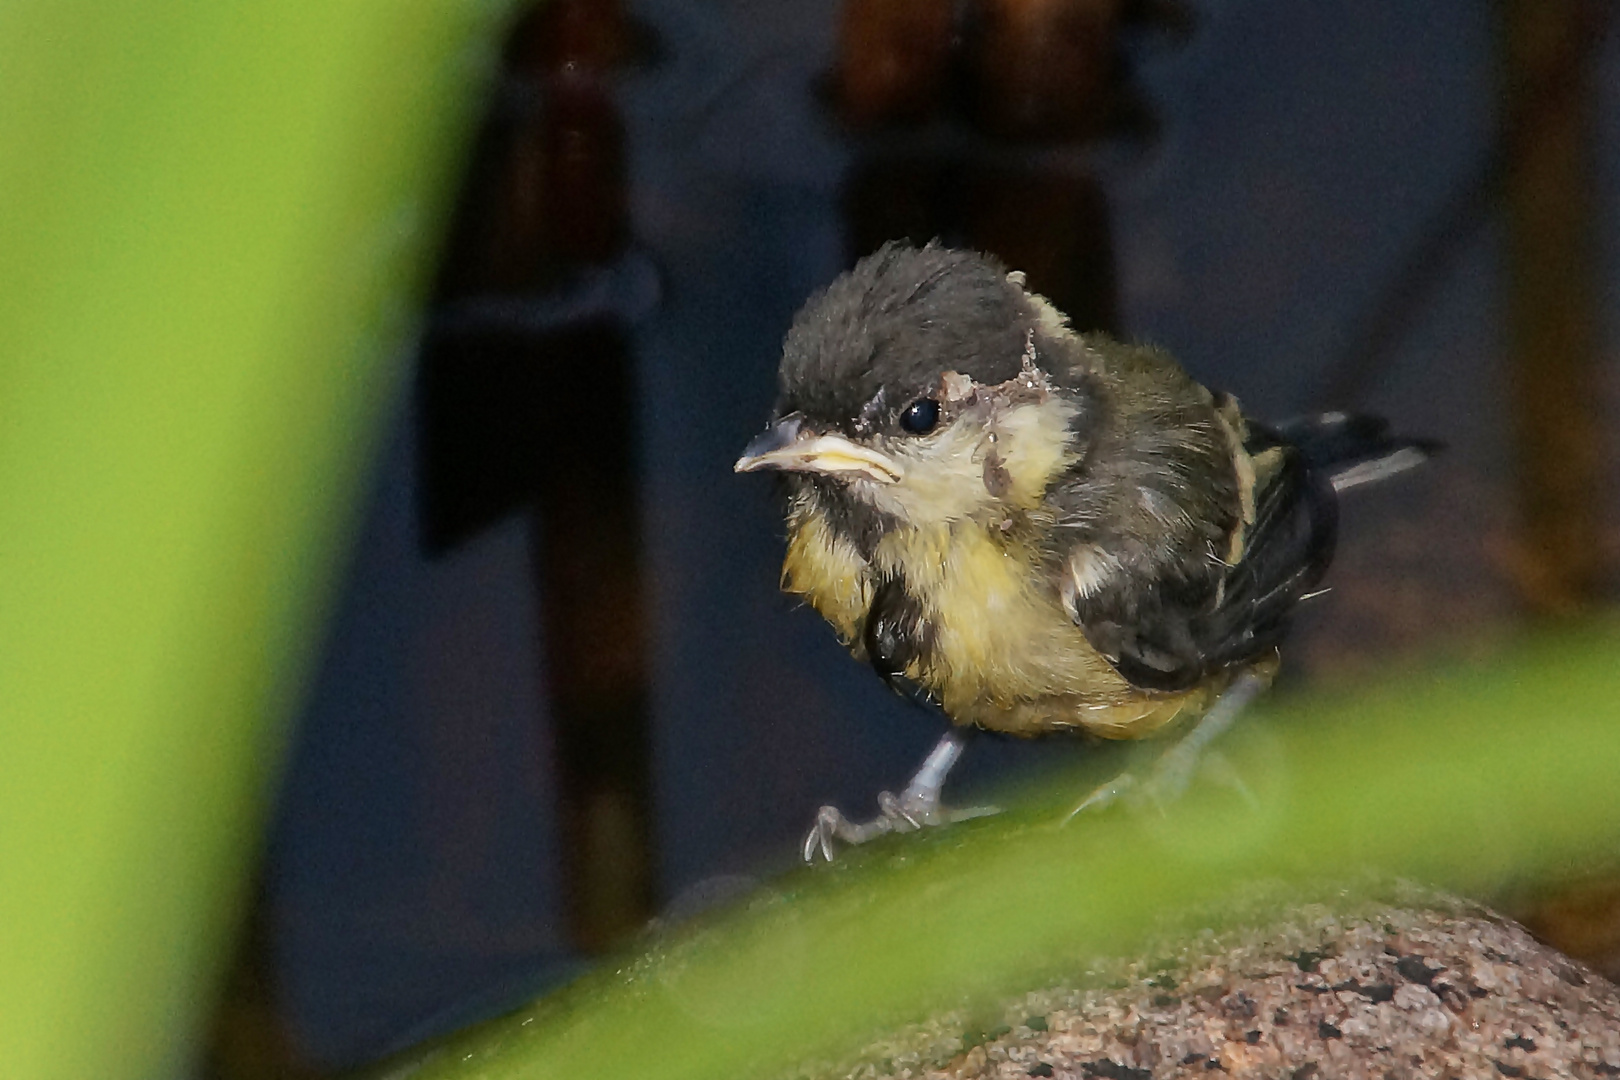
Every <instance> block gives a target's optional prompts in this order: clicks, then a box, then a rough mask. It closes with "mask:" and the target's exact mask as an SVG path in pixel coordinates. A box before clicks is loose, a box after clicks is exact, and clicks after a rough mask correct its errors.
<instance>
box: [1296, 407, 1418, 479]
mask: <svg viewBox="0 0 1620 1080" xmlns="http://www.w3.org/2000/svg"><path fill="white" fill-rule="evenodd" d="M1274 430H1275V431H1276V433H1277V434H1278V435H1280V436H1281V437H1282V439H1283V441H1285V442H1288V443H1292V444H1293V445H1294V446H1295V447H1297V448H1298V449H1299V452H1300V453H1301V454H1302V455H1303V456H1304V458H1305V464H1306V466H1307V467H1308V468H1309V469H1310V470H1311V471H1312V472H1314V473H1316V474H1318V475H1321V476H1325V477H1326V478H1327V480H1328V482H1329V483H1331V484H1332V485H1333V490H1334V491H1347V490H1349V489H1350V488H1353V487H1359V486H1361V485H1362V484H1371V483H1375V482H1377V481H1379V480H1382V479H1384V478H1385V477H1387V476H1394V475H1395V474H1396V473H1399V472H1405V471H1406V470H1407V469H1410V468H1412V467H1414V466H1417V465H1421V464H1423V463H1424V462H1425V461H1427V460H1429V458H1431V457H1433V456H1434V455H1436V454H1438V453H1439V452H1440V451H1441V450H1443V449H1445V447H1444V444H1442V443H1439V442H1436V441H1435V440H1433V439H1409V438H1405V437H1404V436H1398V435H1391V434H1390V433H1389V421H1387V420H1384V419H1382V418H1380V417H1377V416H1358V415H1353V414H1350V413H1342V412H1330V413H1321V414H1320V415H1317V416H1301V417H1298V418H1296V419H1293V420H1289V421H1287V422H1286V423H1282V424H1278V425H1277V426H1276V428H1275V429H1274Z"/></svg>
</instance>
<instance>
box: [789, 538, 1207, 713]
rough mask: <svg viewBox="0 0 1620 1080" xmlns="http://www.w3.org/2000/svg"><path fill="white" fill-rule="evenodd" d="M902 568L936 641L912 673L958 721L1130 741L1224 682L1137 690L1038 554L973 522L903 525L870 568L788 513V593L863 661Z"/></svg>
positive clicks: (1203, 704)
mask: <svg viewBox="0 0 1620 1080" xmlns="http://www.w3.org/2000/svg"><path fill="white" fill-rule="evenodd" d="M901 567H904V574H903V576H904V578H905V581H906V585H907V589H908V591H909V592H910V593H911V594H912V595H913V596H915V597H916V598H917V599H918V600H919V601H921V603H922V605H923V608H924V611H925V612H926V614H927V618H928V620H929V622H930V623H931V624H932V625H933V626H934V628H935V635H936V636H935V639H934V643H933V649H932V650H931V651H930V653H929V655H928V656H927V657H926V658H925V659H924V660H923V661H921V662H919V663H914V664H913V665H912V667H911V669H909V670H907V671H906V675H907V677H909V678H911V679H913V680H915V681H916V682H917V683H919V684H921V685H922V686H924V687H926V688H927V689H928V690H930V691H931V692H932V693H933V694H934V695H935V697H936V698H937V699H938V700H939V702H940V704H941V705H942V706H943V707H944V709H945V712H946V714H947V715H948V716H949V717H950V718H951V719H952V720H953V721H954V722H955V723H958V724H976V725H978V726H980V727H984V728H989V729H991V730H993V731H1003V732H1008V733H1010V734H1014V735H1039V734H1044V733H1047V732H1051V731H1054V730H1057V729H1062V728H1079V729H1083V730H1085V731H1087V732H1090V733H1091V734H1094V735H1098V736H1101V737H1103V738H1108V739H1135V738H1140V737H1142V736H1145V735H1150V734H1152V733H1153V732H1154V731H1156V730H1158V729H1159V728H1161V727H1163V726H1164V725H1165V724H1167V723H1169V722H1170V721H1172V720H1174V719H1175V718H1176V717H1177V716H1178V715H1181V714H1183V713H1187V714H1189V715H1195V714H1197V713H1201V712H1202V711H1203V710H1204V709H1206V708H1207V707H1208V706H1209V705H1210V704H1211V703H1212V702H1213V700H1214V698H1215V695H1216V693H1217V692H1218V691H1219V690H1220V689H1221V685H1220V682H1217V683H1215V684H1206V685H1203V686H1199V687H1196V688H1194V689H1192V690H1188V691H1183V692H1177V693H1158V692H1153V691H1145V690H1141V689H1138V688H1136V687H1133V686H1131V685H1130V684H1129V683H1128V682H1126V681H1125V679H1124V678H1122V677H1121V676H1120V675H1119V673H1118V672H1116V671H1115V670H1114V669H1113V667H1112V666H1110V665H1109V663H1108V662H1107V661H1106V660H1104V659H1103V658H1102V657H1101V656H1100V655H1098V653H1097V652H1096V650H1094V649H1093V648H1092V647H1091V644H1090V643H1089V642H1088V641H1087V640H1086V637H1085V635H1084V633H1082V632H1081V630H1080V628H1079V627H1078V626H1076V625H1075V623H1074V622H1073V620H1071V619H1070V618H1069V616H1068V613H1067V612H1066V611H1065V610H1064V609H1063V605H1062V602H1061V600H1060V599H1059V597H1058V594H1057V590H1056V589H1055V588H1053V587H1052V586H1051V585H1049V584H1048V582H1047V578H1046V575H1044V574H1042V573H1041V572H1040V571H1039V570H1038V568H1037V566H1036V561H1035V557H1034V554H1033V552H1031V551H1030V550H1029V549H1028V548H1027V547H1025V546H1024V545H1022V544H1021V543H1020V542H1019V541H1018V540H1017V539H1016V537H1014V536H1010V535H1007V534H1003V533H1001V532H1000V531H999V530H998V529H996V528H995V527H994V526H986V525H984V524H983V523H981V522H979V521H977V520H974V519H971V518H968V519H962V520H958V521H955V522H952V523H950V524H941V525H937V526H931V527H926V528H913V527H908V526H901V527H898V528H895V529H892V530H890V531H889V532H887V533H885V535H884V536H883V538H882V539H881V540H880V541H879V542H878V545H877V549H876V550H875V552H874V553H873V556H872V560H871V561H870V562H868V561H867V560H865V559H863V558H862V557H861V555H860V553H859V552H857V551H856V550H855V547H854V545H852V544H850V543H849V542H848V541H846V540H844V539H842V538H841V537H839V536H837V535H836V534H835V533H834V532H833V531H832V530H831V529H830V528H829V527H828V525H827V522H826V520H825V519H824V518H823V517H822V516H821V514H820V513H818V512H816V511H814V510H811V509H809V508H806V507H800V508H798V510H797V512H795V513H793V514H791V515H790V517H789V536H788V550H787V557H786V559H785V561H784V562H783V566H782V588H783V590H784V591H786V592H788V593H791V594H794V595H799V596H803V597H804V598H805V599H806V600H807V601H808V602H809V603H810V605H811V606H812V607H814V608H815V609H816V610H817V611H818V612H820V613H821V615H822V616H823V617H824V618H825V619H826V620H827V621H828V622H829V623H831V624H832V625H833V627H834V629H836V630H837V632H838V634H839V637H840V638H841V639H842V640H843V641H844V642H845V644H848V645H850V646H851V647H852V648H853V649H854V650H855V651H856V652H857V653H860V652H861V651H862V649H861V645H860V641H859V636H860V631H861V628H862V626H863V624H864V620H865V617H866V611H867V608H868V606H869V605H870V603H871V598H872V593H873V590H874V588H875V586H876V583H877V582H878V581H879V580H881V579H882V578H884V577H887V576H890V575H892V574H896V573H898V572H899V568H901ZM1221 681H1222V682H1224V680H1221Z"/></svg>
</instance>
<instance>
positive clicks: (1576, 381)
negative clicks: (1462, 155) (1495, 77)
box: [1498, 0, 1610, 616]
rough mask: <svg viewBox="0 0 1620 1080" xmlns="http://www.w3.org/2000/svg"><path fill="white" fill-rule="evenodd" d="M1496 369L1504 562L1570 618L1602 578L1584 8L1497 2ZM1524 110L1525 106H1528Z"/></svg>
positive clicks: (1589, 78) (1523, 0)
mask: <svg viewBox="0 0 1620 1080" xmlns="http://www.w3.org/2000/svg"><path fill="white" fill-rule="evenodd" d="M1498 10H1499V12H1500V32H1499V36H1500V41H1501V45H1500V50H1501V56H1502V75H1501V78H1502V114H1503V115H1504V116H1507V117H1524V116H1529V115H1534V116H1535V117H1536V122H1535V123H1534V124H1527V123H1523V122H1520V123H1517V124H1514V125H1512V127H1511V129H1510V130H1509V131H1507V132H1506V133H1505V138H1507V139H1508V140H1510V141H1511V143H1512V145H1510V147H1509V157H1510V160H1511V161H1512V162H1513V168H1511V169H1509V170H1508V173H1507V176H1506V178H1505V192H1504V195H1505V199H1504V202H1505V209H1506V223H1507V238H1506V247H1507V271H1508V272H1507V279H1508V305H1507V307H1508V350H1509V352H1508V371H1509V386H1510V390H1511V392H1510V395H1509V401H1510V403H1511V405H1512V411H1513V419H1514V437H1515V442H1516V444H1517V449H1518V458H1519V500H1518V501H1519V509H1520V516H1521V526H1522V534H1521V538H1520V542H1519V544H1518V545H1517V547H1516V551H1515V556H1516V557H1515V559H1514V560H1513V565H1514V569H1515V571H1516V574H1515V576H1516V577H1517V579H1518V582H1519V586H1520V590H1521V593H1522V596H1523V598H1524V601H1525V604H1526V605H1527V606H1528V607H1529V608H1530V609H1531V610H1532V611H1534V612H1536V613H1538V614H1541V615H1552V616H1561V615H1569V614H1574V613H1577V612H1579V611H1580V610H1582V609H1583V608H1585V607H1587V606H1589V605H1590V604H1591V603H1592V602H1594V601H1595V600H1596V599H1598V597H1599V596H1600V595H1601V593H1602V592H1603V590H1604V588H1605V587H1606V586H1607V585H1608V584H1610V583H1609V581H1608V576H1609V573H1610V568H1609V567H1608V566H1607V565H1605V561H1604V550H1605V549H1604V545H1603V544H1602V542H1601V536H1602V517H1601V513H1602V511H1601V508H1602V506H1603V499H1602V492H1603V491H1605V490H1606V489H1607V485H1606V482H1605V480H1606V478H1605V476H1604V466H1605V463H1606V462H1607V460H1608V454H1607V448H1606V447H1605V445H1604V443H1605V440H1604V434H1605V432H1604V425H1603V422H1602V419H1603V418H1602V415H1601V412H1602V407H1601V404H1600V402H1601V395H1600V393H1599V390H1600V387H1599V385H1598V372H1599V365H1598V322H1597V300H1596V295H1597V293H1596V289H1597V284H1596V283H1597V276H1596V274H1597V258H1596V254H1597V253H1596V237H1595V234H1594V233H1593V230H1592V227H1591V223H1592V221H1593V219H1594V214H1593V207H1594V196H1593V167H1594V165H1593V161H1594V156H1595V134H1596V126H1595V124H1594V110H1595V105H1594V96H1593V85H1592V84H1593V69H1594V64H1595V60H1596V55H1595V54H1596V50H1594V49H1593V48H1591V47H1590V46H1591V43H1592V42H1593V40H1594V38H1595V37H1596V35H1595V34H1594V29H1595V28H1596V27H1598V26H1600V25H1602V24H1601V23H1600V22H1599V21H1598V20H1599V19H1600V18H1601V17H1602V14H1601V13H1600V11H1599V7H1598V5H1597V4H1595V3H1592V2H1590V0H1503V3H1501V4H1500V5H1498ZM1532 106H1533V107H1532Z"/></svg>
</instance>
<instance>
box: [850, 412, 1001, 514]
mask: <svg viewBox="0 0 1620 1080" xmlns="http://www.w3.org/2000/svg"><path fill="white" fill-rule="evenodd" d="M983 430H984V429H983V427H982V426H981V425H979V424H975V423H973V422H971V421H970V420H967V419H965V418H964V419H959V420H957V421H956V422H955V423H953V424H951V426H950V427H948V428H946V429H945V430H944V431H942V432H940V433H939V434H938V435H936V436H935V437H934V438H932V439H930V440H928V441H927V442H918V443H916V444H915V445H913V446H909V447H907V446H902V447H894V448H892V452H893V453H894V457H895V459H896V460H897V461H899V462H900V463H901V464H902V466H903V468H904V469H905V476H904V478H903V479H902V480H900V481H899V482H898V483H894V484H884V485H881V486H880V485H877V484H862V485H861V486H860V489H859V491H860V494H861V495H862V496H864V497H865V498H866V499H867V500H868V501H870V502H871V503H872V504H873V505H874V506H876V507H877V508H878V509H880V510H884V511H887V512H888V513H890V514H893V515H894V516H895V517H898V518H900V519H901V520H902V521H906V522H909V523H910V524H913V525H928V524H933V523H937V522H950V521H960V520H961V519H962V518H965V517H968V516H970V515H971V514H973V513H974V512H975V511H976V510H978V509H980V508H981V507H983V506H984V505H985V504H986V503H987V502H988V501H989V498H990V497H989V495H988V493H987V492H986V491H985V489H984V482H983V479H982V477H983V472H984V465H983V459H982V455H981V453H980V445H981V442H982V436H983Z"/></svg>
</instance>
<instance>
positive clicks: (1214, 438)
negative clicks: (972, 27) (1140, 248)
mask: <svg viewBox="0 0 1620 1080" xmlns="http://www.w3.org/2000/svg"><path fill="white" fill-rule="evenodd" d="M779 391H780V392H779V396H778V401H777V406H776V410H775V418H774V420H773V421H772V422H771V424H770V426H769V427H767V428H766V430H765V432H764V433H763V434H761V435H760V436H759V437H758V438H756V439H755V440H754V441H753V442H752V443H750V444H749V445H748V447H747V448H746V449H745V450H744V452H743V456H742V457H741V459H739V460H738V462H737V464H736V469H737V471H739V472H751V471H755V470H761V469H770V470H779V471H780V472H782V473H783V474H784V476H785V477H786V480H787V488H788V506H787V534H788V539H787V556H786V559H785V561H784V563H783V566H782V588H783V589H784V590H785V591H786V592H788V593H790V594H793V595H797V596H802V597H803V598H804V599H805V600H807V601H808V602H809V603H810V605H811V606H812V607H814V608H815V609H816V610H817V611H818V612H820V613H821V615H822V616H823V617H825V618H826V620H827V621H828V622H829V623H831V624H832V626H833V628H834V630H836V631H837V633H838V635H839V637H840V638H841V639H842V640H843V641H844V643H845V644H846V645H848V646H849V648H850V650H851V652H852V653H853V654H854V655H855V656H856V657H857V658H859V659H861V660H864V661H866V662H867V663H869V664H870V665H871V666H872V667H873V669H874V670H875V671H876V672H877V673H878V674H879V675H880V676H882V678H883V679H884V680H885V681H886V682H888V683H889V684H890V685H891V686H892V687H894V688H895V689H896V690H898V691H900V692H902V693H904V694H906V695H907V696H910V697H912V698H914V699H918V700H925V701H928V702H932V703H935V704H937V705H938V706H939V707H940V708H941V709H942V710H943V711H944V713H945V715H946V716H947V717H949V719H950V720H951V722H952V723H953V724H955V725H960V726H977V727H981V728H987V729H990V730H993V731H1000V732H1006V733H1010V734H1013V735H1021V736H1034V735H1043V734H1046V733H1049V732H1054V731H1061V730H1076V731H1082V732H1086V733H1089V734H1091V735H1096V736H1101V737H1103V738H1108V739H1135V738H1140V737H1142V736H1146V735H1150V734H1152V733H1154V732H1156V731H1158V730H1160V729H1161V728H1164V727H1165V726H1166V725H1168V724H1170V723H1171V722H1172V721H1175V720H1177V719H1178V718H1179V719H1183V720H1186V719H1190V718H1194V717H1198V716H1202V715H1204V714H1205V713H1207V712H1209V711H1210V709H1211V706H1212V705H1214V703H1215V702H1216V701H1217V700H1218V699H1219V698H1220V697H1221V696H1222V695H1223V693H1227V692H1228V691H1229V690H1230V691H1233V693H1231V694H1229V695H1228V696H1229V697H1232V698H1241V699H1243V700H1246V699H1247V697H1249V696H1252V693H1253V692H1254V690H1256V689H1258V688H1259V687H1261V686H1263V685H1265V684H1266V683H1268V682H1269V681H1270V679H1271V677H1272V675H1273V674H1274V672H1275V670H1276V665H1277V646H1278V644H1279V643H1280V641H1281V640H1282V638H1283V634H1284V631H1285V628H1286V625H1287V620H1288V615H1289V613H1290V612H1291V610H1292V609H1293V608H1294V606H1295V605H1296V604H1297V603H1298V602H1299V601H1300V600H1301V599H1303V598H1304V597H1305V596H1306V595H1307V594H1309V593H1310V592H1311V590H1312V589H1313V587H1314V586H1315V585H1316V584H1317V582H1318V581H1319V580H1320V579H1321V577H1322V574H1323V572H1324V571H1325V570H1326V568H1327V565H1328V562H1329V561H1330V560H1331V558H1332V556H1333V547H1334V539H1335V535H1336V531H1337V515H1338V504H1337V497H1336V490H1335V488H1336V487H1339V488H1342V487H1347V486H1350V485H1352V484H1356V483H1362V482H1366V481H1368V480H1375V479H1379V478H1381V477H1382V476H1384V475H1387V474H1389V473H1392V472H1396V471H1399V470H1401V469H1404V468H1407V467H1410V466H1411V465H1414V464H1416V463H1418V462H1419V461H1421V460H1423V459H1424V458H1425V457H1426V456H1427V455H1428V453H1429V452H1430V451H1431V450H1432V449H1433V446H1432V444H1427V443H1423V442H1420V441H1414V440H1403V439H1397V438H1393V437H1391V436H1390V435H1389V434H1388V432H1387V429H1386V426H1385V425H1384V424H1383V423H1382V422H1381V421H1377V420H1373V419H1369V418H1364V417H1352V416H1346V415H1344V414H1328V415H1325V416H1321V417H1316V418H1312V419H1309V420H1304V421H1298V422H1295V423H1293V424H1290V425H1283V426H1279V427H1266V426H1264V425H1261V424H1258V423H1255V422H1254V421H1252V420H1249V419H1247V418H1245V417H1244V416H1243V414H1242V413H1241V411H1240V410H1239V408H1238V406H1237V403H1236V402H1235V401H1234V400H1233V399H1232V398H1231V397H1229V396H1226V395H1224V394H1219V393H1212V392H1211V391H1209V390H1208V389H1206V388H1205V387H1203V386H1202V385H1200V384H1199V383H1197V382H1195V381H1193V380H1192V379H1191V378H1190V377H1189V376H1188V375H1187V374H1186V372H1184V371H1183V370H1182V369H1181V367H1180V366H1179V365H1178V364H1177V363H1176V362H1175V361H1174V360H1173V359H1172V358H1171V357H1170V356H1169V355H1168V354H1166V353H1165V352H1163V351H1161V350H1159V349H1154V348H1150V347H1146V346H1139V345H1126V344H1121V343H1119V342H1116V341H1113V340H1111V339H1109V338H1107V337H1103V336H1099V335H1091V334H1080V333H1077V332H1075V331H1074V330H1072V329H1071V328H1070V327H1069V326H1068V323H1067V320H1066V318H1065V316H1064V315H1063V314H1062V313H1061V312H1059V311H1058V310H1057V309H1056V308H1054V307H1053V306H1052V305H1051V304H1050V303H1048V302H1047V301H1046V300H1045V299H1044V298H1042V297H1041V296H1039V295H1037V294H1035V293H1033V292H1030V291H1028V290H1027V289H1026V288H1025V287H1024V281H1023V276H1022V275H1021V274H1018V273H1009V272H1007V270H1005V269H1004V268H1002V267H1001V266H999V265H997V264H996V263H995V262H994V261H992V260H991V259H989V258H987V257H985V256H982V255H979V254H977V253H973V252H968V251H958V250H952V249H949V248H945V247H941V246H938V245H934V244H930V245H928V246H926V247H923V248H915V247H911V246H909V245H905V244H889V245H886V246H885V247H883V248H882V249H881V250H879V251H878V252H876V253H875V254H873V255H870V256H868V257H867V258H865V259H862V260H861V261H860V262H859V263H858V264H857V265H856V266H855V267H854V269H852V270H850V271H849V272H848V273H846V274H844V275H843V276H841V277H839V278H838V279H837V280H835V281H834V282H833V283H832V284H831V285H830V286H828V287H827V288H826V290H824V291H823V292H821V293H820V294H818V295H817V296H815V297H813V298H812V299H811V300H810V301H809V302H808V303H807V304H806V305H805V306H804V308H803V309H802V310H801V311H800V312H799V313H798V315H797V316H796V317H795V319H794V321H793V325H792V327H791V329H790V330H789V331H788V334H787V338H786V341H785V343H784V347H783V355H782V363H781V370H780V386H779ZM1227 711H1230V710H1227ZM959 748H960V739H959V738H955V737H947V739H946V740H945V741H944V742H943V743H942V745H941V747H940V748H939V749H937V750H936V752H935V753H934V754H933V755H931V756H930V759H929V763H928V764H927V765H925V767H924V769H923V770H922V772H920V773H919V774H918V777H917V778H916V779H915V780H914V781H913V783H912V786H911V787H910V788H908V789H907V791H906V793H905V794H904V795H903V796H901V797H899V798H896V797H894V796H889V795H887V794H885V795H883V796H880V804H881V805H882V807H883V816H882V817H881V818H879V819H878V820H877V821H875V822H873V823H870V824H868V825H864V826H863V825H854V824H851V823H850V822H848V821H846V820H844V818H843V816H842V815H841V814H839V813H838V812H837V811H836V810H834V809H832V808H830V807H825V808H823V810H822V814H821V817H820V819H819V820H818V823H817V827H816V829H815V830H813V831H812V833H811V835H810V837H809V838H808V839H807V841H806V845H805V856H806V858H811V857H813V856H814V854H815V852H816V850H818V849H819V850H820V851H821V852H822V853H823V854H825V855H827V856H828V857H829V858H830V857H831V854H832V840H833V839H834V838H835V837H836V838H838V839H843V840H846V841H851V842H858V841H860V840H863V839H866V838H868V837H869V836H872V835H877V834H880V833H883V832H888V831H892V830H894V829H905V828H911V827H916V826H918V825H921V824H929V823H934V822H937V821H941V820H948V819H950V818H951V817H952V815H950V814H947V813H944V812H942V811H941V810H940V808H939V802H938V794H939V786H940V784H942V783H943V780H944V773H945V772H946V771H948V769H949V767H950V764H951V762H953V761H954V760H955V757H956V754H957V753H958V752H959Z"/></svg>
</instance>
